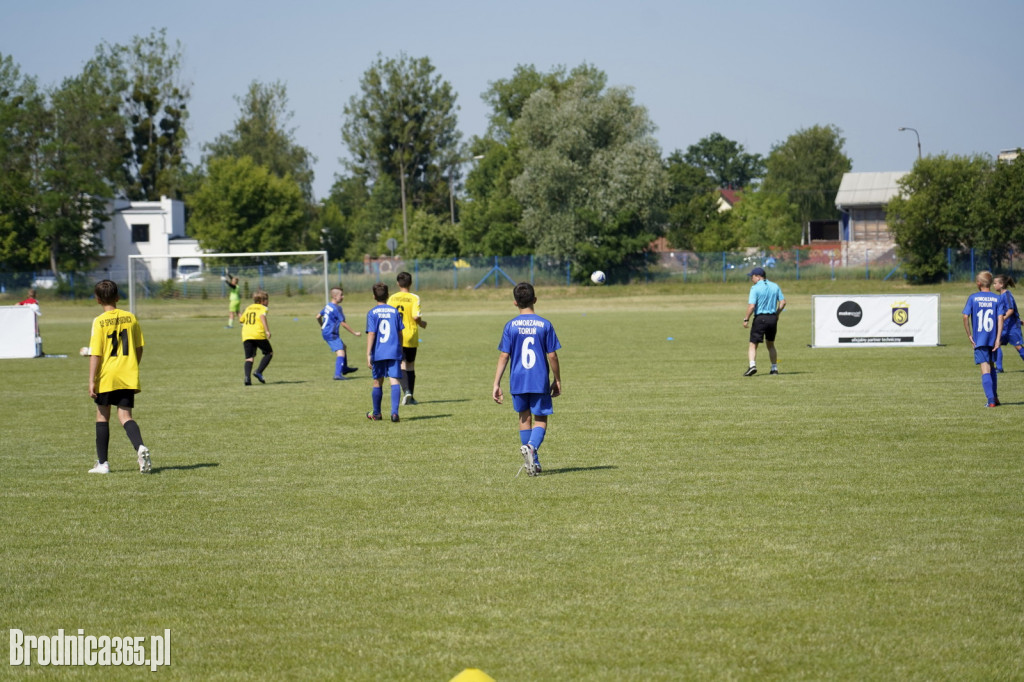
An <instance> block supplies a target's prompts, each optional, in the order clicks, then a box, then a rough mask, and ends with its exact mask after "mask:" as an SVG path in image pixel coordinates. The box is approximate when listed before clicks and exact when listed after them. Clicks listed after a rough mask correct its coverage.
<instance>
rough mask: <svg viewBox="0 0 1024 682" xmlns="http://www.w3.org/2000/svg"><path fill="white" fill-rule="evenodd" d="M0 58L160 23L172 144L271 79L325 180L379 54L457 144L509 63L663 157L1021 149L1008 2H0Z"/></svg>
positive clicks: (1021, 112) (68, 70) (23, 59)
mask: <svg viewBox="0 0 1024 682" xmlns="http://www.w3.org/2000/svg"><path fill="white" fill-rule="evenodd" d="M4 4H5V5H6V7H5V9H4V11H3V18H2V20H0V53H2V54H4V55H10V56H11V57H12V58H13V59H14V61H15V62H16V63H18V64H19V65H20V67H21V69H22V72H23V73H25V74H29V75H33V76H35V77H36V78H37V79H38V80H39V82H40V84H41V85H44V86H49V85H56V84H59V82H60V81H61V80H62V79H63V78H65V77H68V76H72V75H74V74H76V73H78V72H79V71H80V69H81V66H82V64H83V63H84V62H85V61H86V60H87V59H89V58H90V57H91V56H92V55H93V53H94V51H95V48H96V46H97V45H99V44H100V43H101V42H103V41H106V42H110V43H128V42H129V41H130V40H131V37H132V36H134V35H147V34H148V33H149V32H150V30H151V29H152V28H166V29H167V32H168V38H169V39H170V40H171V41H174V40H178V41H181V43H182V46H183V48H184V54H185V60H186V64H185V69H184V76H185V78H186V79H187V80H189V81H191V84H192V100H191V117H190V119H189V134H190V136H191V144H190V149H189V157H190V158H191V159H192V160H193V161H198V159H199V156H200V153H201V145H202V144H203V143H206V142H210V141H212V140H213V139H214V138H215V137H216V136H217V135H219V134H220V133H223V132H226V131H228V130H230V129H231V127H232V126H233V124H234V121H235V119H236V118H237V116H238V113H239V107H238V104H237V103H236V102H235V100H234V97H235V96H238V95H242V94H243V93H244V92H245V91H246V89H247V87H248V85H249V83H250V82H251V81H253V80H259V81H261V82H267V83H269V82H273V81H278V80H280V81H282V82H284V83H285V85H286V86H287V88H288V97H289V108H290V109H291V110H292V111H293V112H294V117H293V118H292V120H291V125H292V126H293V127H294V128H295V129H296V130H295V137H296V140H297V141H298V143H299V144H302V145H303V146H305V147H307V148H308V149H309V150H310V151H311V152H312V153H313V154H314V155H316V156H317V158H318V161H317V163H316V165H315V167H314V168H315V171H316V181H315V183H314V189H315V192H316V195H317V197H319V198H322V197H323V196H325V195H326V194H327V192H328V191H329V189H330V186H331V184H332V183H333V181H334V175H335V173H338V172H342V171H343V167H342V165H341V162H340V161H339V159H340V158H342V157H344V156H345V155H346V150H345V148H344V145H343V144H342V142H341V133H340V128H341V124H342V117H343V108H344V106H345V104H346V103H347V102H348V100H349V98H350V97H352V96H353V95H356V94H358V92H359V79H360V77H361V75H362V74H363V73H364V72H365V71H366V69H367V68H368V67H369V66H370V65H371V63H372V62H373V61H374V60H375V59H376V58H377V55H378V53H379V54H381V55H383V56H385V57H396V56H398V55H399V54H400V53H402V52H405V53H406V54H408V55H410V56H412V57H424V56H425V57H429V58H430V60H431V62H432V63H433V64H434V66H435V67H436V68H437V72H438V73H439V74H440V75H441V76H442V77H443V78H444V79H445V80H447V81H449V82H450V83H451V84H452V86H453V88H454V90H455V91H456V92H457V93H458V103H459V106H460V112H459V127H460V129H461V130H462V132H463V134H464V136H465V137H466V139H468V138H469V137H470V136H472V135H479V134H482V133H483V132H484V130H485V129H486V126H487V115H488V110H487V107H486V106H485V105H484V103H483V102H482V100H481V98H480V95H481V93H483V92H484V91H485V90H486V89H487V88H488V85H489V83H490V82H492V81H495V80H498V79H501V78H507V77H509V76H510V75H511V74H512V72H513V69H514V68H515V66H516V65H517V64H533V65H534V66H536V67H537V68H538V69H540V70H542V71H548V70H550V69H551V68H552V67H554V66H556V65H566V66H568V67H572V66H576V65H578V64H581V63H583V62H587V63H590V64H593V65H594V66H596V67H597V68H599V69H601V70H602V71H604V72H605V73H606V74H607V75H608V83H609V85H615V86H628V87H631V88H633V91H634V98H635V101H636V103H637V104H640V105H642V106H644V107H646V108H647V110H648V112H649V114H650V117H651V119H652V121H653V122H654V124H655V125H656V126H657V127H658V130H657V133H656V136H657V138H658V141H659V142H660V144H661V147H662V152H663V154H665V155H667V154H668V153H670V152H671V151H673V150H674V149H682V150H685V149H686V147H688V146H689V145H691V144H694V143H696V142H697V141H699V140H700V139H701V138H703V137H706V136H707V135H710V134H711V133H713V132H720V133H722V134H723V135H725V136H726V137H728V138H730V139H733V140H736V141H737V142H739V143H741V144H742V145H744V147H745V148H746V150H747V151H748V152H753V153H760V154H764V155H767V154H768V152H769V151H770V149H771V147H772V145H774V144H777V143H779V142H781V141H783V140H785V139H786V137H788V136H789V135H790V134H792V133H793V132H795V131H797V130H799V129H801V128H806V127H809V126H812V125H816V124H833V125H836V126H838V127H839V128H841V129H842V131H843V136H844V137H845V138H846V145H845V151H846V153H847V155H848V156H850V158H851V159H852V160H853V169H854V170H855V171H893V170H908V169H909V168H910V167H911V166H912V164H913V162H914V160H915V158H916V156H917V141H916V138H915V136H914V134H913V133H912V132H898V131H897V128H899V127H900V126H907V127H912V128H916V129H917V131H918V133H919V134H920V138H921V145H922V147H923V150H924V153H925V154H926V155H927V154H938V153H949V154H974V153H986V154H991V155H993V156H994V155H995V154H997V153H998V152H999V151H1000V150H1001V149H1007V148H1014V147H1018V146H1024V40H1022V39H1021V37H1020V30H1021V27H1022V26H1024V2H1021V1H1020V0H976V1H974V2H948V1H945V0H932V1H930V2H929V1H923V0H922V1H917V0H908V1H905V2H901V1H900V0H862V1H861V2H857V3H850V2H844V3H838V2H828V1H826V0H816V1H810V0H806V1H805V0H776V1H775V2H763V1H762V2H751V1H747V0H734V1H733V2H730V3H728V4H726V3H718V2H711V1H710V0H704V1H697V0H673V1H670V0H650V1H648V0H634V1H633V2H621V1H620V2H610V1H608V0H594V1H591V2H584V1H583V0H577V1H576V2H562V1H560V0H548V1H547V2H541V1H537V0H519V1H517V2H503V3H497V2H490V1H489V0H476V1H475V2H472V1H466V0H446V1H445V2H440V3H429V2H423V1H422V0H421V1H419V2H411V1H409V0H361V1H359V2H355V1H353V0H334V1H329V0H292V1H291V2H281V1H280V0H277V1H275V2H268V1H266V0H246V1H240V0H206V1H205V2H199V1H198V0H179V1H177V2H174V3H156V2H149V1H139V0H136V1H135V2H127V1H124V0H91V1H88V2H87V1H85V0H37V1H35V2H15V1H14V0H6V1H5V2H4Z"/></svg>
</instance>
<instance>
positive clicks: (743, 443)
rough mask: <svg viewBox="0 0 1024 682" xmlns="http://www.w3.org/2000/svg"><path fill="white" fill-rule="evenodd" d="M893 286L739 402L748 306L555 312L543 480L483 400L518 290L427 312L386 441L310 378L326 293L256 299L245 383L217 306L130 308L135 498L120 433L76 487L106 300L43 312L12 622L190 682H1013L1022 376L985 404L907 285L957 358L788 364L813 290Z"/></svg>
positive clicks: (316, 365)
mask: <svg viewBox="0 0 1024 682" xmlns="http://www.w3.org/2000/svg"><path fill="white" fill-rule="evenodd" d="M902 286H903V285H901V284H898V283H895V284H893V283H885V284H882V283H877V282H870V283H868V282H860V283H849V282H813V283H811V282H806V283H805V282H794V283H789V284H788V285H787V284H786V283H783V289H784V291H785V292H786V294H787V297H788V299H789V301H790V303H789V307H788V308H787V312H786V314H785V315H784V316H783V320H782V324H781V330H780V336H779V349H780V361H781V365H780V368H781V371H782V374H781V375H779V376H771V377H770V376H767V373H762V374H758V375H757V376H755V377H752V378H743V377H741V376H740V375H741V373H742V371H743V370H744V369H745V366H746V345H747V342H746V334H747V332H746V331H745V330H743V328H742V327H741V325H740V320H741V316H742V313H743V312H744V311H745V301H746V290H747V286H746V285H741V284H737V285H727V286H721V285H692V286H687V287H679V286H678V285H657V286H652V287H631V288H625V287H604V288H601V289H598V288H593V287H587V288H579V289H572V290H564V289H550V290H547V289H542V290H541V291H540V292H539V296H540V302H539V304H538V312H539V313H540V314H542V315H545V316H547V317H549V318H550V319H552V320H553V322H554V324H555V326H556V329H557V330H558V333H559V336H560V338H561V341H562V344H563V347H564V348H563V350H562V351H561V352H560V354H559V356H560V359H561V361H562V368H563V370H562V371H563V381H564V391H565V394H564V396H562V397H560V398H558V399H556V403H555V410H556V412H555V415H554V417H553V418H552V421H551V431H550V435H549V436H548V437H547V440H546V441H545V444H544V447H543V448H542V450H541V458H542V462H543V464H544V471H545V473H544V474H543V475H542V476H540V477H538V478H534V479H530V478H527V477H526V476H525V475H523V476H520V477H518V478H515V477H514V475H515V473H516V470H517V468H518V466H519V463H520V458H519V454H518V438H517V435H516V431H515V429H516V426H515V415H514V413H513V412H512V410H511V408H510V407H509V406H508V405H504V406H496V405H494V404H493V402H492V401H491V400H490V398H489V394H490V384H491V378H492V376H493V372H494V363H495V360H496V357H497V351H496V345H497V342H498V337H499V334H500V331H501V326H502V324H503V323H504V321H505V320H506V319H508V318H509V317H511V316H512V315H513V314H514V312H515V311H514V308H513V306H512V303H511V295H510V291H509V290H508V289H501V290H498V291H495V290H480V291H476V292H436V293H433V292H430V293H427V294H424V302H425V310H426V313H425V316H426V318H427V319H428V320H429V323H430V326H429V327H428V329H427V330H426V332H425V333H424V334H423V345H422V347H421V350H420V356H419V360H418V362H417V376H418V379H417V397H418V399H419V400H420V405H418V406H410V407H404V408H402V410H401V414H402V422H401V423H400V424H397V425H395V424H391V423H388V422H377V423H371V422H369V421H367V420H366V418H365V417H364V416H363V415H364V413H365V412H366V411H367V410H368V409H369V393H370V391H369V379H368V377H367V370H366V369H365V368H364V369H362V370H361V371H360V372H358V373H356V374H355V375H353V376H354V377H356V379H355V380H353V381H348V382H335V381H332V380H331V372H332V370H333V360H332V357H331V354H330V352H329V351H328V350H327V348H326V346H325V345H324V344H323V342H322V341H321V340H320V338H319V334H318V332H317V329H316V328H315V327H314V325H313V321H312V317H313V316H314V315H315V313H316V310H317V307H318V305H319V301H318V299H316V298H315V297H309V298H302V297H294V298H285V297H280V298H277V299H275V300H272V301H271V308H270V311H271V312H270V321H271V328H272V331H273V332H274V337H273V343H274V347H275V350H276V355H275V360H274V362H273V364H272V365H271V366H270V368H269V369H268V371H267V373H266V376H267V380H268V384H267V385H265V386H260V385H256V386H253V387H250V388H246V387H244V386H242V381H241V378H242V352H241V343H240V340H239V333H238V330H237V329H235V330H226V329H224V328H223V324H224V320H223V318H224V316H223V315H222V312H223V311H222V308H223V307H225V306H224V305H223V303H222V302H210V303H208V304H206V305H204V304H203V303H201V302H196V303H188V304H175V303H166V304H162V303H156V304H151V305H149V306H140V310H139V312H140V316H141V321H142V325H143V331H144V333H145V338H146V355H145V360H144V362H143V366H142V373H143V382H144V383H143V388H144V390H143V392H142V393H141V394H140V395H139V396H138V401H137V408H136V410H135V416H136V419H137V420H138V422H139V424H140V426H141V428H142V433H143V436H144V438H145V440H146V443H147V444H148V445H149V446H150V448H151V449H152V452H153V465H154V473H153V475H150V476H141V475H140V474H138V472H137V470H136V468H135V460H134V457H133V456H132V453H131V452H130V446H129V445H128V441H127V438H125V436H124V434H123V431H122V430H121V429H120V428H119V427H113V428H112V429H111V464H112V467H111V469H112V471H111V474H110V475H109V476H106V477H103V476H90V475H88V474H86V471H87V469H88V468H89V467H90V466H91V464H92V462H93V460H94V444H93V427H92V421H93V414H94V407H93V406H92V403H91V401H90V400H89V398H88V396H87V394H86V378H87V367H86V364H87V363H86V361H85V360H84V359H82V358H79V357H77V350H76V349H77V348H79V347H80V346H82V345H85V344H86V343H87V337H88V331H89V329H88V325H89V320H90V319H91V318H92V316H93V315H95V314H96V312H97V310H98V306H95V304H92V305H88V304H85V303H77V304H71V303H68V304H48V305H46V306H45V307H44V317H43V318H42V319H41V321H42V331H43V337H44V350H45V351H46V352H48V353H52V354H56V353H68V354H69V355H71V357H68V358H66V359H36V360H7V361H4V362H3V363H2V365H0V367H2V372H3V374H2V376H3V381H2V382H0V401H2V403H3V405H4V407H5V409H4V413H3V417H2V419H3V429H2V433H3V447H2V448H0V467H2V471H3V478H2V480H3V486H2V487H0V500H2V506H0V513H2V515H3V518H4V519H5V531H4V532H3V534H2V535H0V537H2V540H0V543H2V547H3V552H2V555H0V585H2V586H0V620H2V622H3V624H4V626H5V627H7V628H13V627H16V628H20V629H21V630H23V631H24V632H26V633H29V634H54V633H56V631H57V629H58V628H63V629H65V631H69V632H74V631H77V629H78V628H84V629H85V630H86V632H87V633H88V634H95V635H101V634H108V635H129V634H130V635H145V636H149V635H152V634H160V633H162V632H163V629H164V628H170V629H171V630H172V633H173V639H172V642H173V657H174V658H173V663H172V665H171V667H169V668H165V669H163V670H162V671H161V673H160V674H161V676H163V677H167V676H170V677H173V678H182V679H186V678H187V679H243V678H264V679H315V678H336V679H346V680H369V679H388V680H392V679H395V680H398V679H402V680H448V679H450V678H451V677H452V676H454V675H455V674H457V673H458V672H459V671H461V670H462V669H464V668H467V667H477V668H481V669H483V670H484V671H486V672H487V673H489V674H490V675H491V676H492V677H494V678H496V679H498V680H570V679H571V680H627V679H630V680H641V679H642V680H677V679H787V680H789V679H807V680H821V679H843V680H893V679H922V680H936V679H949V680H970V679H1021V678H1022V677H1024V669H1022V667H1021V660H1022V656H1024V497H1022V495H1021V480H1022V478H1024V461H1022V458H1021V456H1020V448H1019V444H1018V438H1017V435H1018V434H1019V425H1020V422H1021V415H1022V406H1024V372H1022V370H1024V363H1021V362H1020V361H1019V360H1018V359H1017V358H1016V357H1015V354H1013V353H1012V352H1011V354H1010V355H1008V357H1007V362H1006V366H1007V368H1008V370H1009V371H1008V372H1007V373H1006V374H1004V375H1001V377H1000V380H1001V389H1000V397H1001V399H1002V401H1003V403H1004V405H1005V407H1002V408H1000V409H997V410H987V409H985V408H984V396H983V394H982V391H981V386H980V380H979V375H978V370H977V368H975V367H974V365H973V362H972V358H971V353H970V350H969V348H968V347H967V342H966V339H965V338H964V334H963V331H962V326H961V322H960V308H961V306H962V304H963V301H964V299H965V298H966V296H967V295H968V294H969V293H970V289H969V288H968V287H966V286H948V287H937V288H929V289H927V291H939V292H941V293H942V296H943V297H942V307H941V311H942V320H941V331H942V340H943V342H944V344H946V345H943V346H940V347H937V348H918V349H910V348H897V349H879V348H875V349H872V348H857V349H842V350H839V349H811V348H808V347H807V344H809V343H810V295H811V294H812V293H841V292H846V293H872V292H877V291H885V290H892V289H893V288H902ZM908 291H917V290H909V289H908ZM367 307H369V300H368V297H367V296H365V295H359V294H357V295H351V296H348V297H347V298H346V301H345V309H346V312H347V314H348V317H349V321H350V323H353V322H354V323H356V324H354V326H358V325H359V324H361V321H362V316H363V313H364V311H365V309H366V308H367ZM296 317H297V318H299V319H298V321H296V320H295V318H296ZM668 337H672V338H673V340H672V341H669V340H668ZM345 338H346V341H347V342H350V346H349V349H350V352H351V353H352V355H353V357H354V358H355V359H356V362H357V364H358V365H359V366H361V365H362V362H360V361H359V360H360V359H361V358H362V357H363V348H364V346H363V345H362V344H363V340H362V339H361V338H360V339H355V338H354V337H349V336H346V337H345ZM759 360H760V366H761V367H765V366H766V363H767V357H766V353H765V351H764V349H763V348H762V349H761V353H760V356H759ZM506 385H507V377H506ZM385 401H387V398H385ZM12 672H14V673H17V676H21V675H26V676H27V675H28V674H29V673H35V676H53V677H60V676H68V677H71V676H77V675H80V674H81V673H82V672H83V671H81V670H74V669H68V668H65V669H54V668H50V669H42V668H39V667H38V666H33V667H32V668H31V669H27V670H24V669H18V670H14V669H12ZM93 672H94V673H96V672H98V671H95V670H94V671H93ZM138 672H139V671H137V670H134V669H130V668H121V669H106V670H104V674H105V675H111V674H112V675H114V676H120V677H127V676H134V675H137V674H138Z"/></svg>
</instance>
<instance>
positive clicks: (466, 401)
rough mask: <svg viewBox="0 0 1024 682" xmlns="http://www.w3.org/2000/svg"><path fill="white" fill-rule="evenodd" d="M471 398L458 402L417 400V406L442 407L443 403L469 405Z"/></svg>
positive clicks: (460, 399) (458, 400) (461, 399)
mask: <svg viewBox="0 0 1024 682" xmlns="http://www.w3.org/2000/svg"><path fill="white" fill-rule="evenodd" d="M468 402H469V398H459V399H457V400H417V401H416V404H417V405H440V404H441V403H468Z"/></svg>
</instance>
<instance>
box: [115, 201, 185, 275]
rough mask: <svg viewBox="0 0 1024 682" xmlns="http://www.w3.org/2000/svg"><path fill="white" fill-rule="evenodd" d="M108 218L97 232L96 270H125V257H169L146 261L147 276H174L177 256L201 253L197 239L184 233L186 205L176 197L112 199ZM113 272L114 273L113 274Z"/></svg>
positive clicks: (126, 267) (126, 264)
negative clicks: (97, 260) (153, 199)
mask: <svg viewBox="0 0 1024 682" xmlns="http://www.w3.org/2000/svg"><path fill="white" fill-rule="evenodd" d="M109 213H110V220H109V221H108V222H107V223H106V224H104V226H103V229H102V230H101V231H100V241H101V247H100V259H99V267H98V269H99V270H105V271H107V272H109V273H111V276H117V275H121V274H123V273H127V272H128V256H130V255H136V254H139V255H146V256H168V257H167V258H154V259H153V260H147V261H146V264H147V265H148V266H149V271H150V272H149V274H150V279H152V280H156V281H159V280H166V279H171V278H173V276H174V270H175V267H176V266H177V264H178V259H180V258H194V257H196V256H200V255H202V253H203V252H202V250H200V248H199V242H197V241H196V240H195V239H190V238H188V237H186V236H185V204H184V203H183V202H182V201H179V200H178V199H168V198H167V197H160V201H128V200H127V199H115V200H114V201H113V202H112V203H111V205H110V209H109ZM115 273H116V274H115Z"/></svg>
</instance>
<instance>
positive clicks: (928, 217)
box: [886, 154, 1009, 283]
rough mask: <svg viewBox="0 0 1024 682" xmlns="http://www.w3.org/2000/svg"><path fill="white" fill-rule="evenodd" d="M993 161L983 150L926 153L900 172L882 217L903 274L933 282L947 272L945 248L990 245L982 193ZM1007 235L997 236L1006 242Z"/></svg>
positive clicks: (985, 246)
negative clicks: (973, 153) (897, 191)
mask: <svg viewBox="0 0 1024 682" xmlns="http://www.w3.org/2000/svg"><path fill="white" fill-rule="evenodd" d="M990 171H991V161H990V160H989V159H988V158H986V157H982V156H970V157H967V156H947V155H945V154H941V155H938V156H927V157H925V158H923V159H919V160H918V161H917V162H916V163H915V164H914V168H913V170H911V171H910V172H909V173H907V174H906V175H904V176H903V177H902V178H900V181H899V186H900V195H899V196H896V197H894V198H893V199H891V200H890V201H889V205H888V206H887V207H886V222H887V223H888V224H889V229H890V230H891V231H892V234H893V238H894V239H895V241H896V246H897V250H898V252H899V255H900V259H901V260H902V261H903V267H904V269H905V270H906V271H907V274H908V275H909V276H910V277H911V278H912V279H914V280H915V281H918V282H923V283H927V282H936V281H939V280H940V279H942V277H943V276H945V275H946V274H947V272H948V269H949V266H948V263H947V260H946V249H947V248H957V247H972V246H980V247H982V248H989V247H991V246H993V240H992V239H991V233H990V232H989V230H988V225H989V224H990V221H991V214H990V209H989V206H988V201H989V197H988V196H987V194H986V188H985V185H986V181H987V176H988V174H989V173H990ZM1008 237H1009V235H1006V234H1003V235H1000V237H999V238H998V239H997V240H996V241H997V242H998V243H1002V244H1005V243H1006V242H1007V241H1009V239H1008Z"/></svg>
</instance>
